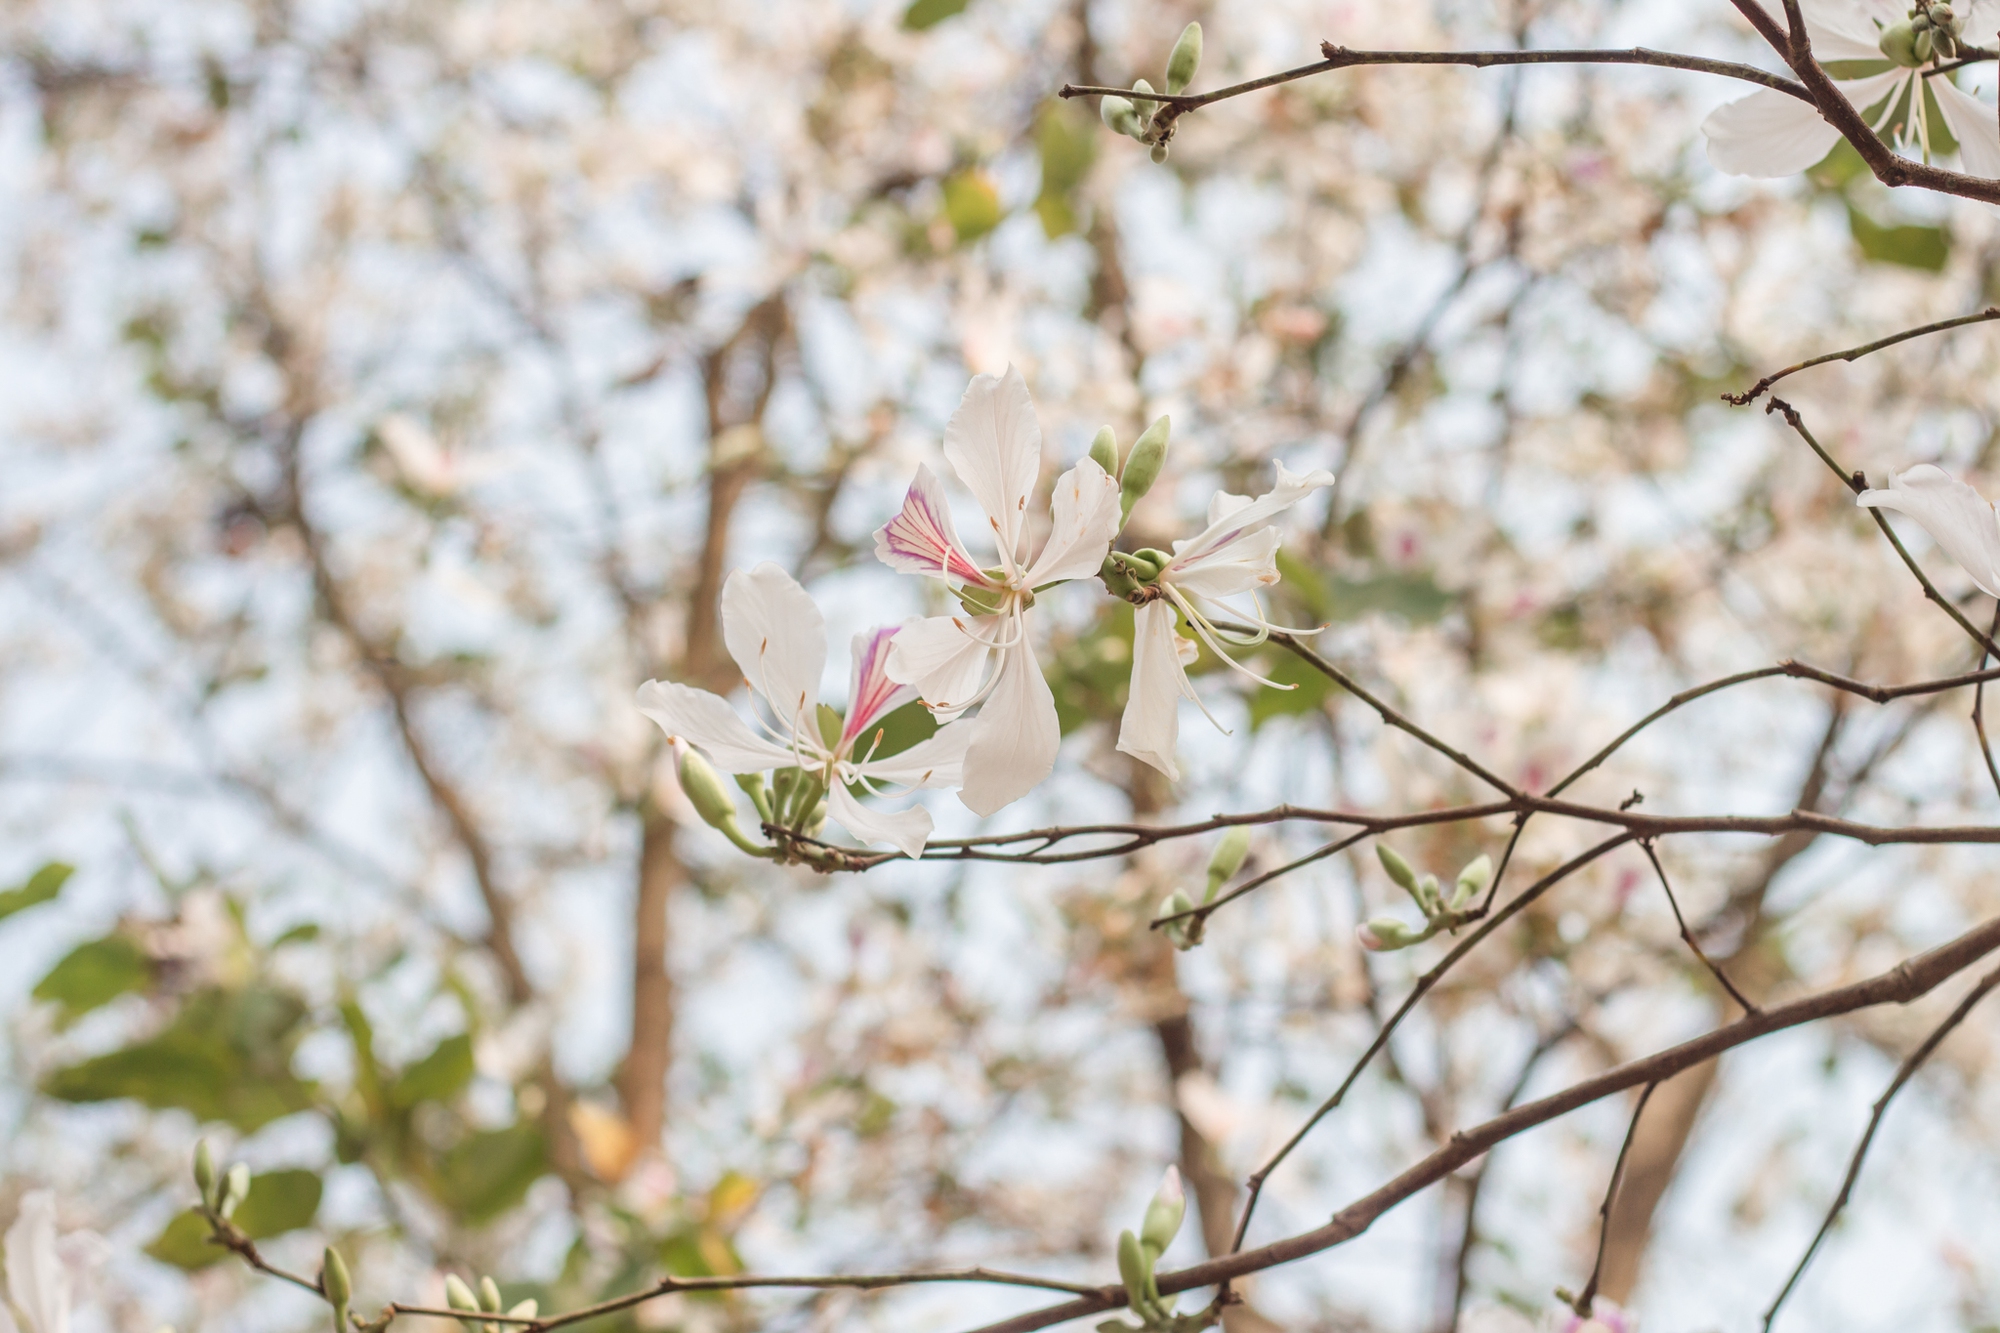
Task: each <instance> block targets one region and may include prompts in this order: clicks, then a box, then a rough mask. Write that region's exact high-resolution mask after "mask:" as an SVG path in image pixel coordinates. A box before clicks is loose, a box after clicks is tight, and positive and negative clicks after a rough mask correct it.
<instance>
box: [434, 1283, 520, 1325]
mask: <svg viewBox="0 0 2000 1333" xmlns="http://www.w3.org/2000/svg"><path fill="white" fill-rule="evenodd" d="M444 1299H445V1304H447V1305H449V1306H451V1308H452V1309H454V1310H463V1311H465V1312H466V1313H467V1314H501V1313H503V1311H502V1308H501V1307H502V1305H503V1302H502V1301H501V1299H500V1284H499V1283H497V1282H495V1281H494V1280H493V1279H492V1278H490V1277H482V1278H480V1279H479V1289H478V1291H477V1292H475V1291H474V1290H473V1288H472V1286H471V1285H470V1284H469V1283H467V1282H466V1280H465V1279H464V1278H462V1277H460V1276H459V1275H458V1274H456V1273H447V1274H446V1275H445V1279H444ZM539 1308H540V1307H539V1306H538V1305H537V1304H536V1303H535V1302H534V1301H532V1300H526V1301H522V1302H520V1303H519V1304H517V1305H515V1306H514V1308H513V1309H511V1310H506V1311H504V1313H505V1314H506V1315H507V1317H508V1318H509V1319H533V1318H534V1317H535V1314H536V1311H537V1310H538V1309H539ZM458 1322H459V1323H461V1324H463V1325H464V1326H465V1333H511V1330H512V1329H513V1328H514V1327H515V1326H514V1325H512V1324H502V1323H498V1322H495V1321H493V1320H490V1319H461V1320H459V1321H458Z"/></svg>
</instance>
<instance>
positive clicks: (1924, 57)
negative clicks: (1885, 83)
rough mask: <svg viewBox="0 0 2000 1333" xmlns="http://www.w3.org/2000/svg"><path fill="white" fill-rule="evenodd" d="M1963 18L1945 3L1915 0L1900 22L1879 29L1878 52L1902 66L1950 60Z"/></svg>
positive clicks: (1953, 54) (1918, 65) (1915, 67)
mask: <svg viewBox="0 0 2000 1333" xmlns="http://www.w3.org/2000/svg"><path fill="white" fill-rule="evenodd" d="M1964 27H1965V23H1964V20H1963V19H1961V18H1959V17H1958V15H1957V14H1956V13H1954V12H1953V11H1952V7H1951V6H1950V5H1948V4H1942V3H1937V2H1936V0H1917V3H1916V5H1915V7H1914V8H1912V9H1911V10H1910V11H1909V15H1908V17H1906V18H1905V19H1904V20H1903V21H1902V22H1900V23H1892V24H1890V25H1889V26H1888V27H1886V28H1884V29H1882V35H1881V36H1880V37H1879V38H1878V39H1876V45H1877V46H1879V47H1880V48H1881V49H1882V54H1883V55H1885V56H1887V57H1889V59H1891V60H1893V61H1894V62H1896V63H1897V64H1898V65H1901V66H1903V67H1904V68H1906V69H1917V68H1919V67H1921V66H1923V65H1927V64H1929V63H1930V62H1931V60H1932V59H1933V58H1937V59H1942V60H1952V59H1955V58H1956V57H1957V55H1958V39H1959V35H1960V34H1961V33H1962V32H1963V31H1964Z"/></svg>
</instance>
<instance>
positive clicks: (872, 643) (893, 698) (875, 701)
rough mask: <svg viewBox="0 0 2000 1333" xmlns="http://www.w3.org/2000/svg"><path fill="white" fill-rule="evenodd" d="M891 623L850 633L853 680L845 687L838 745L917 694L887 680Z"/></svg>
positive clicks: (911, 688)
mask: <svg viewBox="0 0 2000 1333" xmlns="http://www.w3.org/2000/svg"><path fill="white" fill-rule="evenodd" d="M895 639H896V630H895V628H894V627H893V626H888V625H884V626H881V627H879V628H877V629H871V630H863V631H862V632H861V633H859V634H857V635H855V636H854V681H853V683H852V684H851V685H850V686H849V687H848V693H847V721H846V723H845V724H844V725H843V726H842V727H841V729H840V748H841V749H842V750H843V751H845V750H846V748H847V743H848V742H849V741H851V740H853V739H854V738H855V737H856V736H859V735H860V734H861V733H862V732H864V731H866V730H868V728H870V727H872V726H874V725H875V724H876V723H877V722H880V721H881V720H882V718H883V717H884V716H886V715H887V714H889V713H891V712H893V711H894V710H896V709H898V708H901V707H902V706H903V705H904V704H906V703H908V702H909V701H910V700H912V699H914V698H916V697H917V691H916V687H915V686H912V685H904V684H901V683H899V682H897V681H893V680H891V679H889V672H888V666H889V647H890V645H891V644H892V643H894V642H895Z"/></svg>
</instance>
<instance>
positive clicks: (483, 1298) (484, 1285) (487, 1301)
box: [479, 1277, 500, 1314]
mask: <svg viewBox="0 0 2000 1333" xmlns="http://www.w3.org/2000/svg"><path fill="white" fill-rule="evenodd" d="M479 1308H480V1309H482V1310H484V1311H486V1312H487V1313H488V1314H499V1313H500V1284H499V1283H498V1282H495V1281H494V1280H493V1279H492V1278H490V1277H482V1278H480V1279H479Z"/></svg>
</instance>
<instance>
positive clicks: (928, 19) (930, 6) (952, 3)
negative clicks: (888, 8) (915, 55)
mask: <svg viewBox="0 0 2000 1333" xmlns="http://www.w3.org/2000/svg"><path fill="white" fill-rule="evenodd" d="M965 6H966V0H916V3H914V4H912V5H911V6H910V7H909V8H908V9H906V10H904V11H903V26H904V27H905V28H908V29H909V30H910V31H912V32H922V31H923V30H924V29H925V28H933V27H936V26H937V25H938V24H940V23H942V22H944V21H945V20H946V19H948V18H951V17H953V16H955V15H958V14H962V13H964V12H965Z"/></svg>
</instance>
